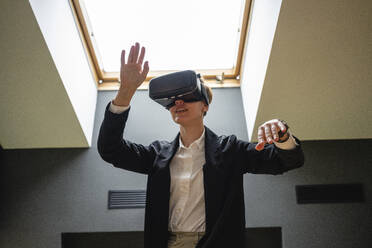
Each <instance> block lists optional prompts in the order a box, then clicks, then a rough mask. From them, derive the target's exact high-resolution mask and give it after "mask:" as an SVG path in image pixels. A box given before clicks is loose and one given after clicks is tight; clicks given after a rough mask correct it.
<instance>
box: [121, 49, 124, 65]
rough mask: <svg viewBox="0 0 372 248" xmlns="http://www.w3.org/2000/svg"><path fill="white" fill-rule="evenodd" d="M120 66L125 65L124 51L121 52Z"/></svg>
mask: <svg viewBox="0 0 372 248" xmlns="http://www.w3.org/2000/svg"><path fill="white" fill-rule="evenodd" d="M120 61H121V66H123V65H125V50H122V51H121V59H120Z"/></svg>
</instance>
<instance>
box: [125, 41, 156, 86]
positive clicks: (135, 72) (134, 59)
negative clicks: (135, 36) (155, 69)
mask: <svg viewBox="0 0 372 248" xmlns="http://www.w3.org/2000/svg"><path fill="white" fill-rule="evenodd" d="M144 57H145V48H144V47H142V48H141V53H140V44H139V43H138V42H136V44H135V45H134V46H132V47H131V49H130V52H129V56H128V62H127V63H125V50H123V51H122V52H121V68H120V81H121V87H125V88H129V89H132V90H136V89H137V88H138V87H139V86H140V85H141V84H142V83H143V82H144V81H145V79H146V76H147V73H148V72H149V63H148V61H146V62H145V63H144V65H143V68H142V63H143V59H144Z"/></svg>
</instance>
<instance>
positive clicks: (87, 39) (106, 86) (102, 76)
mask: <svg viewBox="0 0 372 248" xmlns="http://www.w3.org/2000/svg"><path fill="white" fill-rule="evenodd" d="M252 1H253V0H245V4H244V11H243V21H242V26H241V28H240V31H241V32H240V38H239V47H238V56H237V58H236V66H235V67H234V68H232V69H218V70H217V69H216V70H214V69H211V70H196V71H197V72H198V73H200V74H201V75H203V78H204V79H205V81H206V83H207V84H208V85H209V86H210V87H240V79H239V78H240V71H241V66H242V59H243V53H244V47H245V41H246V36H247V32H248V27H249V21H250V16H251V11H252ZM69 2H70V5H71V9H72V12H73V15H74V18H75V20H76V23H77V26H78V30H79V33H80V36H81V40H82V42H83V46H84V49H85V51H86V54H87V57H88V62H89V66H90V68H91V71H92V73H93V76H94V79H95V81H96V83H97V87H98V90H117V89H118V88H119V82H118V78H119V72H105V71H104V70H102V66H100V64H101V63H100V60H99V58H98V57H99V55H97V53H96V50H95V47H97V45H96V44H95V41H94V39H91V38H92V37H93V38H94V34H93V33H90V31H89V30H90V29H91V28H90V26H89V25H90V23H89V20H88V21H87V20H86V19H85V18H84V16H87V14H86V11H85V7H84V6H83V5H82V4H81V2H80V1H79V0H69ZM84 13H85V14H84ZM97 51H98V49H97ZM170 72H174V71H171V70H161V71H150V72H149V73H148V75H147V77H146V80H145V82H144V83H143V84H142V85H141V86H140V87H139V89H147V88H148V82H149V81H150V79H151V78H153V77H156V76H160V75H163V74H166V73H170ZM222 74H223V78H224V79H223V80H222V81H221V76H222ZM217 78H219V79H217Z"/></svg>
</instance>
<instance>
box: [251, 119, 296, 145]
mask: <svg viewBox="0 0 372 248" xmlns="http://www.w3.org/2000/svg"><path fill="white" fill-rule="evenodd" d="M287 131H288V126H287V125H286V123H285V122H284V123H283V122H282V121H280V120H278V119H273V120H270V121H267V122H265V123H264V124H262V125H261V126H260V127H259V128H258V144H257V145H256V147H255V148H256V150H257V151H261V150H263V149H264V146H265V144H266V143H269V144H272V143H273V142H274V141H277V142H278V141H282V140H286V139H287V138H288V135H289V133H288V132H287ZM279 132H281V133H282V134H284V135H282V136H281V137H279Z"/></svg>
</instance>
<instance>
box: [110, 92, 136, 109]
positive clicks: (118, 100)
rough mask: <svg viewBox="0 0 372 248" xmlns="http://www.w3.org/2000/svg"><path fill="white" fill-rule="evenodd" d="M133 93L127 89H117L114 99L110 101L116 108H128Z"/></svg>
mask: <svg viewBox="0 0 372 248" xmlns="http://www.w3.org/2000/svg"><path fill="white" fill-rule="evenodd" d="M134 92H135V91H132V90H129V89H126V88H125V89H119V91H118V93H117V95H116V97H115V99H114V100H113V101H112V103H113V104H115V105H116V106H128V105H129V104H130V101H131V100H132V97H133V95H134Z"/></svg>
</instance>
